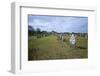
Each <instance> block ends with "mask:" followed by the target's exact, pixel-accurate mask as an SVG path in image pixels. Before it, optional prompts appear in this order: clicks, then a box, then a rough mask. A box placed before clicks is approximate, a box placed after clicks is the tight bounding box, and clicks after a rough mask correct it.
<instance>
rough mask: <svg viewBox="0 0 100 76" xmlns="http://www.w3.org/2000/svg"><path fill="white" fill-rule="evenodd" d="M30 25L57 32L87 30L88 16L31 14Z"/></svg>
mask: <svg viewBox="0 0 100 76" xmlns="http://www.w3.org/2000/svg"><path fill="white" fill-rule="evenodd" d="M29 25H31V26H33V27H34V28H35V29H36V28H40V29H41V30H45V31H57V32H87V26H88V18H87V17H74V16H72V17H71V16H66V17H61V16H29Z"/></svg>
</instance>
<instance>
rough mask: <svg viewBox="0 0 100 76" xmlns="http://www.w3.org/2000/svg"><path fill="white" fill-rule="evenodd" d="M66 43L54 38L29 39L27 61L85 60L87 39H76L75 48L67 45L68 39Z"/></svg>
mask: <svg viewBox="0 0 100 76" xmlns="http://www.w3.org/2000/svg"><path fill="white" fill-rule="evenodd" d="M65 39H66V41H64V42H61V41H60V40H57V37H56V36H53V35H51V36H48V37H43V38H38V39H36V38H34V37H29V44H28V47H29V50H28V60H48V59H76V58H87V57H88V51H87V39H85V38H83V37H77V44H76V48H72V47H70V45H69V37H65Z"/></svg>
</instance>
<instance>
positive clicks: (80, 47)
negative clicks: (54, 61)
mask: <svg viewBox="0 0 100 76" xmlns="http://www.w3.org/2000/svg"><path fill="white" fill-rule="evenodd" d="M76 48H79V49H87V48H86V47H82V46H76Z"/></svg>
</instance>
